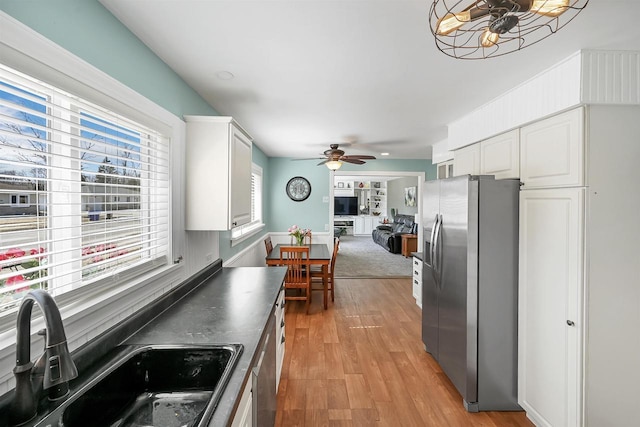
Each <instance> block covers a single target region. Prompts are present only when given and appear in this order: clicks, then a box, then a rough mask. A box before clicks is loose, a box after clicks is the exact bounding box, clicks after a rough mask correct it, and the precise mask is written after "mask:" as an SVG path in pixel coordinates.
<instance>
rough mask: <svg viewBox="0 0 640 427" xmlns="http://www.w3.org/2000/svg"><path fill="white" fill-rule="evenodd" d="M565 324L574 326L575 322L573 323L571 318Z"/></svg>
mask: <svg viewBox="0 0 640 427" xmlns="http://www.w3.org/2000/svg"><path fill="white" fill-rule="evenodd" d="M567 325H569V326H576V324H575V323H573V321H572V320H567Z"/></svg>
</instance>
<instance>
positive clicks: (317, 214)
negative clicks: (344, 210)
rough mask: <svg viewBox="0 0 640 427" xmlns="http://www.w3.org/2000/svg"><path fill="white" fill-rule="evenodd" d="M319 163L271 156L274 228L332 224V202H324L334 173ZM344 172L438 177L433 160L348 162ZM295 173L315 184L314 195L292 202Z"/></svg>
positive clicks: (319, 227)
mask: <svg viewBox="0 0 640 427" xmlns="http://www.w3.org/2000/svg"><path fill="white" fill-rule="evenodd" d="M317 164H318V161H317V160H293V159H290V158H282V157H278V158H275V157H272V158H270V159H269V170H270V174H271V175H270V180H269V186H268V190H267V191H268V193H267V194H268V198H269V199H270V201H271V206H270V212H269V218H270V219H271V220H270V223H269V230H270V231H275V232H283V231H286V230H287V228H289V227H290V226H291V225H293V224H296V225H298V226H300V227H304V228H310V229H312V230H317V231H320V232H323V231H324V226H325V224H329V216H330V215H329V203H323V201H322V198H323V196H327V197H328V196H329V185H330V182H331V181H330V178H329V176H330V172H329V169H327V168H326V167H324V166H317ZM340 171H341V172H343V171H357V172H366V171H377V172H387V171H392V172H424V173H425V177H426V178H427V180H431V179H435V178H436V167H435V166H434V165H432V164H431V160H370V161H367V163H365V164H364V165H357V166H356V165H349V164H344V165H343V166H342V168H341V169H340ZM294 176H303V177H305V178H307V179H308V180H309V182H310V183H311V195H310V196H309V198H308V199H307V200H305V201H303V202H294V201H292V200H291V199H289V197H287V194H286V192H285V186H286V184H287V181H289V180H290V179H291V178H292V177H294Z"/></svg>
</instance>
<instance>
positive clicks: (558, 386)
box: [518, 188, 585, 427]
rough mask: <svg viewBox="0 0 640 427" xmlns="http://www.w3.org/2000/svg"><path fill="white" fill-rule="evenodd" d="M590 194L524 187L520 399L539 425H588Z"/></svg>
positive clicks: (519, 317) (520, 270)
mask: <svg viewBox="0 0 640 427" xmlns="http://www.w3.org/2000/svg"><path fill="white" fill-rule="evenodd" d="M584 192H585V190H584V189H582V188H563V189H544V190H528V191H521V192H520V262H519V301H518V309H519V310H518V403H519V404H520V406H522V408H523V409H524V410H525V411H527V416H528V417H530V418H531V419H532V420H533V421H534V423H535V424H536V425H539V426H569V427H572V426H579V425H581V408H582V403H581V402H582V395H581V390H582V370H581V365H582V338H581V337H582V335H583V329H584V328H583V309H582V306H583V305H582V293H583V290H582V288H583V266H584V260H583V244H584V242H583V229H584V203H585V202H584V197H585V196H584Z"/></svg>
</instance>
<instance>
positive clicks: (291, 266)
mask: <svg viewBox="0 0 640 427" xmlns="http://www.w3.org/2000/svg"><path fill="white" fill-rule="evenodd" d="M280 265H282V266H286V267H287V274H286V276H285V279H284V289H285V294H284V299H285V300H294V301H305V304H306V307H305V308H306V312H307V314H309V305H310V304H311V275H310V274H308V271H310V266H311V264H310V263H309V247H308V246H280ZM288 289H295V290H301V291H302V293H301V294H297V293H296V294H290V293H289V294H288V293H287V290H288Z"/></svg>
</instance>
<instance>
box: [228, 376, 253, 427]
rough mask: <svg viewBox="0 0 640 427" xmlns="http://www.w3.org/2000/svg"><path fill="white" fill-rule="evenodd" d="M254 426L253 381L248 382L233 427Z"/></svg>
mask: <svg viewBox="0 0 640 427" xmlns="http://www.w3.org/2000/svg"><path fill="white" fill-rule="evenodd" d="M252 426H253V394H252V391H251V381H249V382H248V383H247V385H246V386H245V387H244V390H243V392H242V397H241V398H240V403H239V404H238V410H237V411H236V415H235V417H233V422H232V423H231V427H252Z"/></svg>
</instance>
